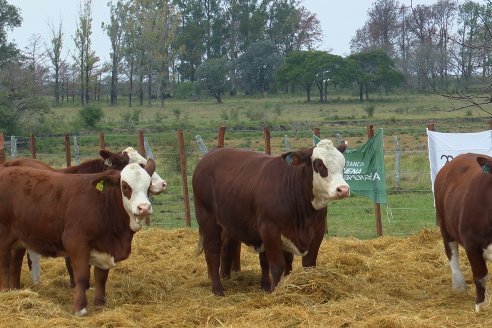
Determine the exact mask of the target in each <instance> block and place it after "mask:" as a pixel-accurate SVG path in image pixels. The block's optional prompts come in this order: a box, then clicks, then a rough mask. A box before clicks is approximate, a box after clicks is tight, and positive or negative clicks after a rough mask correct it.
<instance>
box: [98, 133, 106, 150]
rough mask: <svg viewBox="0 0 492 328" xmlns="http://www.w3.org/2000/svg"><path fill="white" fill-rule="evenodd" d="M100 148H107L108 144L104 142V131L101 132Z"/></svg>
mask: <svg viewBox="0 0 492 328" xmlns="http://www.w3.org/2000/svg"><path fill="white" fill-rule="evenodd" d="M99 149H106V144H105V143H104V132H102V131H101V132H99Z"/></svg>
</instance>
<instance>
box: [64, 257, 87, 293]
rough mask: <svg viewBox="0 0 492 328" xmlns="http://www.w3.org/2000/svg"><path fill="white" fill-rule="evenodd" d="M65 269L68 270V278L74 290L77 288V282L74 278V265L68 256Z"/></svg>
mask: <svg viewBox="0 0 492 328" xmlns="http://www.w3.org/2000/svg"><path fill="white" fill-rule="evenodd" d="M65 267H66V268H67V272H68V277H69V279H70V288H74V287H75V280H74V278H73V269H72V263H71V262H70V258H69V257H68V256H67V257H65ZM87 288H89V286H87Z"/></svg>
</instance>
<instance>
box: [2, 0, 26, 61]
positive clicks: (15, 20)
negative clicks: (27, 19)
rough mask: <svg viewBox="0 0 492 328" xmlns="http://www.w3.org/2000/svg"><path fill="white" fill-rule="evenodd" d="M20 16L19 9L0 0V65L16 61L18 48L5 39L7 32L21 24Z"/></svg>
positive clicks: (4, 0)
mask: <svg viewBox="0 0 492 328" xmlns="http://www.w3.org/2000/svg"><path fill="white" fill-rule="evenodd" d="M21 23H22V17H21V15H20V13H19V9H18V8H17V7H15V6H13V5H10V4H8V3H7V0H0V66H4V65H5V64H7V63H9V62H12V61H16V60H17V59H18V57H19V49H17V46H16V45H15V43H12V42H9V41H8V40H7V32H8V31H9V30H12V29H14V28H15V27H19V26H21Z"/></svg>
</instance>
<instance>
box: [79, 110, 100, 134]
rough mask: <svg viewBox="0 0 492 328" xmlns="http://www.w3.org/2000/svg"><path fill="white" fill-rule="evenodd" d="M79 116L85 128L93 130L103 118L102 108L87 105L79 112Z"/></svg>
mask: <svg viewBox="0 0 492 328" xmlns="http://www.w3.org/2000/svg"><path fill="white" fill-rule="evenodd" d="M79 116H80V118H81V119H82V122H84V124H85V126H87V127H90V128H95V127H96V124H97V123H99V121H101V119H102V118H103V117H104V113H103V111H102V108H101V107H99V106H96V105H88V106H85V107H84V108H82V109H81V110H80V111H79Z"/></svg>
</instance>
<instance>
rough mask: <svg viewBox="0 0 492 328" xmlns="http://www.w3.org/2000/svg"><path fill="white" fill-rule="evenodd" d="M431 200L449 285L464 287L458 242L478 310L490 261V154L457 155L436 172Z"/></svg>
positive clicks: (491, 205)
mask: <svg viewBox="0 0 492 328" xmlns="http://www.w3.org/2000/svg"><path fill="white" fill-rule="evenodd" d="M434 199H435V206H436V219H437V223H438V224H439V228H440V230H441V235H442V239H443V242H444V248H445V251H446V255H447V257H448V259H449V265H450V267H451V279H452V286H453V288H454V289H457V290H462V291H463V290H465V289H466V282H465V277H464V275H463V273H462V271H461V269H460V265H459V252H458V244H459V245H461V246H463V248H464V249H465V252H466V255H467V257H468V260H469V262H470V265H471V269H472V273H473V282H474V283H475V288H476V300H475V310H476V311H477V312H478V311H479V310H480V306H482V305H483V304H484V303H486V302H487V298H486V286H487V280H488V277H489V276H488V271H487V264H486V260H488V261H492V157H489V156H486V155H481V154H472V153H467V154H462V155H459V156H456V157H455V158H454V159H453V160H452V161H451V162H449V163H447V164H446V165H444V166H443V167H442V168H441V170H440V171H439V172H438V173H437V175H436V179H435V182H434Z"/></svg>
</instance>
